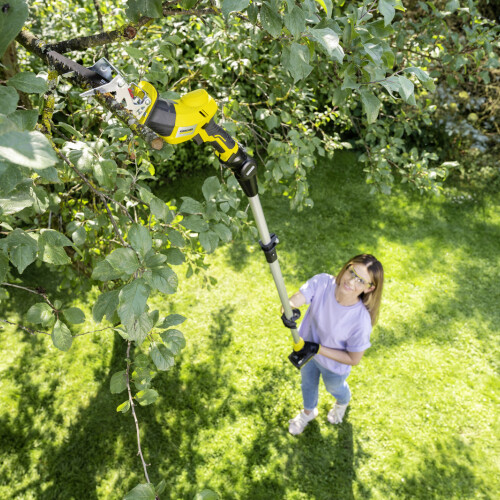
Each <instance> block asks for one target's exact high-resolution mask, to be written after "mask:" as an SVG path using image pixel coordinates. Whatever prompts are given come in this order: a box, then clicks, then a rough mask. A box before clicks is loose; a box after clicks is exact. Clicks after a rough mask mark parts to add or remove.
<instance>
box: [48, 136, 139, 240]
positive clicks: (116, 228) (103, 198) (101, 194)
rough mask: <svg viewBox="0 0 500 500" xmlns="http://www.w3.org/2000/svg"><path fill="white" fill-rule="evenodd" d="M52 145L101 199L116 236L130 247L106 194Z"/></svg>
mask: <svg viewBox="0 0 500 500" xmlns="http://www.w3.org/2000/svg"><path fill="white" fill-rule="evenodd" d="M49 140H50V138H49ZM51 143H52V147H53V148H54V150H55V152H56V153H57V154H58V155H59V157H60V158H61V159H62V160H63V161H64V162H65V163H66V164H67V165H68V166H69V168H71V170H73V171H74V172H75V173H76V175H78V177H80V179H82V181H83V182H85V184H87V186H88V187H89V188H90V190H91V191H92V192H93V193H94V194H95V195H96V196H98V197H99V198H100V199H101V201H102V202H103V203H104V206H105V208H106V212H107V213H108V216H109V219H110V221H111V224H112V225H113V229H114V230H115V234H116V236H118V239H119V240H120V242H121V244H122V245H123V246H124V247H126V246H128V245H127V244H126V243H125V240H124V239H123V236H122V233H121V232H120V229H119V228H118V225H117V224H116V220H115V218H114V216H113V214H112V213H111V210H110V209H109V206H108V204H107V203H106V195H105V194H104V193H101V191H99V190H98V189H96V188H95V187H94V185H93V184H92V183H91V182H90V181H89V180H88V179H87V178H86V177H85V176H84V175H83V174H82V173H81V172H80V170H79V169H78V168H77V167H75V166H74V165H73V164H72V163H71V162H70V161H69V160H68V158H66V156H65V155H64V154H63V153H62V152H61V151H60V150H59V148H57V146H56V145H55V144H54V143H53V142H52V141H51ZM127 213H128V212H127ZM129 217H130V214H129Z"/></svg>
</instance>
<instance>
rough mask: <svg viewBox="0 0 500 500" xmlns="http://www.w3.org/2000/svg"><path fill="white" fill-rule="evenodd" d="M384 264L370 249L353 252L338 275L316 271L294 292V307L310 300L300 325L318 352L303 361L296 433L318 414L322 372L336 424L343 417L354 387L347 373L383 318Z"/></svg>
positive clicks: (294, 425)
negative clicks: (300, 409)
mask: <svg viewBox="0 0 500 500" xmlns="http://www.w3.org/2000/svg"><path fill="white" fill-rule="evenodd" d="M383 282H384V270H383V268H382V264H381V263H380V262H379V261H378V260H377V259H376V258H375V257H374V256H373V255H369V254H362V255H357V256H356V257H353V258H352V259H351V260H349V261H348V262H347V263H346V264H345V265H344V267H342V269H341V270H340V272H339V274H338V275H337V277H334V276H331V275H329V274H318V275H316V276H313V277H312V278H311V279H310V280H309V281H307V283H305V285H303V286H302V287H301V288H300V290H299V291H298V292H297V293H296V294H294V295H293V296H292V297H290V305H291V306H292V308H297V307H300V306H303V305H304V304H310V306H309V309H308V310H307V313H306V315H305V317H304V319H303V321H302V323H301V325H300V329H299V334H300V336H301V337H302V338H303V339H304V341H305V342H306V343H308V342H310V343H311V347H314V348H315V349H316V348H318V351H317V354H316V356H315V357H314V358H313V359H312V360H311V361H309V362H308V363H307V364H306V365H305V366H303V367H302V369H301V371H300V374H301V376H302V384H301V387H302V397H303V400H304V409H303V410H302V411H301V412H300V413H299V414H298V415H297V416H296V417H295V418H294V419H292V420H290V422H289V423H290V427H289V431H290V433H291V434H294V435H297V434H300V433H301V432H302V431H303V430H304V429H305V427H306V425H307V424H308V423H309V422H310V421H311V420H313V419H314V418H316V417H317V416H318V409H317V404H318V385H319V378H320V375H321V376H322V377H323V382H324V384H325V387H326V390H327V391H328V392H329V393H330V394H332V396H333V397H334V398H335V400H336V401H335V405H334V406H333V408H332V409H331V410H330V412H329V413H328V421H329V422H330V423H332V424H339V423H341V422H342V419H343V417H344V413H345V411H346V408H347V405H348V403H349V400H350V399H351V391H350V390H349V386H348V385H347V382H346V379H347V377H348V375H349V372H350V371H351V366H354V365H357V364H358V363H359V362H360V361H361V358H362V357H363V353H364V352H365V350H366V349H368V348H369V347H370V345H371V344H370V333H371V330H372V327H373V326H374V325H375V323H376V322H377V316H378V312H379V307H380V300H381V298H382V287H383Z"/></svg>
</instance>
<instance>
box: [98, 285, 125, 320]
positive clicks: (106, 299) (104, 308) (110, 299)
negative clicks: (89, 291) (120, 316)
mask: <svg viewBox="0 0 500 500" xmlns="http://www.w3.org/2000/svg"><path fill="white" fill-rule="evenodd" d="M119 293H120V291H119V290H111V291H110V292H104V293H102V294H101V295H99V297H97V300H96V302H95V304H94V307H93V308H92V317H93V318H94V321H95V322H96V323H100V322H101V321H102V319H103V318H104V316H106V318H107V319H108V321H112V319H113V315H114V313H115V311H116V308H117V307H118V294H119Z"/></svg>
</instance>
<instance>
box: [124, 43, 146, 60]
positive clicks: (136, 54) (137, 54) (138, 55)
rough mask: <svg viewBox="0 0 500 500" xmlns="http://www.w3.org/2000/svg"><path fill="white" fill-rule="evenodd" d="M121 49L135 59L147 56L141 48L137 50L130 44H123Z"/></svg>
mask: <svg viewBox="0 0 500 500" xmlns="http://www.w3.org/2000/svg"><path fill="white" fill-rule="evenodd" d="M123 49H124V50H125V52H126V53H127V54H128V55H129V56H130V57H132V58H133V59H136V60H137V61H139V60H141V59H147V58H148V56H147V55H146V54H144V52H143V51H142V50H139V49H137V48H136V47H133V46H132V45H129V46H124V47H123Z"/></svg>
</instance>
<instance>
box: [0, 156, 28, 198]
mask: <svg viewBox="0 0 500 500" xmlns="http://www.w3.org/2000/svg"><path fill="white" fill-rule="evenodd" d="M22 180H23V175H22V174H21V171H20V170H19V167H17V166H16V165H12V164H10V163H4V162H2V161H0V194H5V195H7V194H9V193H10V192H11V191H12V190H13V189H14V188H15V187H16V186H17V185H18V184H19V183H20V182H22ZM7 199H8V198H6V200H7ZM5 204H6V203H5Z"/></svg>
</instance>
